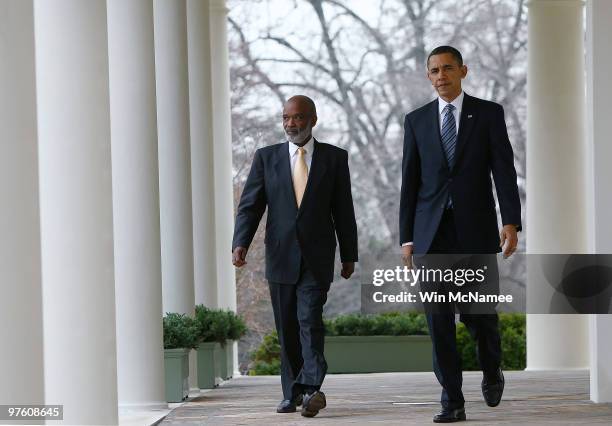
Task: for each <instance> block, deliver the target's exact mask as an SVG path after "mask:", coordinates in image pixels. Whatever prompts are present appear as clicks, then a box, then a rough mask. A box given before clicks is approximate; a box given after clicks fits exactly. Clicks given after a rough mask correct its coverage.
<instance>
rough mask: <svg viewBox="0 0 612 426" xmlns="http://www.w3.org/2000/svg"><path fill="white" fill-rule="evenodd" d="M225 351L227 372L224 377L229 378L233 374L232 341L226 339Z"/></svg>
mask: <svg viewBox="0 0 612 426" xmlns="http://www.w3.org/2000/svg"><path fill="white" fill-rule="evenodd" d="M225 353H226V354H227V374H226V375H225V378H226V379H231V378H232V377H233V376H234V341H233V340H228V341H227V342H226V343H225Z"/></svg>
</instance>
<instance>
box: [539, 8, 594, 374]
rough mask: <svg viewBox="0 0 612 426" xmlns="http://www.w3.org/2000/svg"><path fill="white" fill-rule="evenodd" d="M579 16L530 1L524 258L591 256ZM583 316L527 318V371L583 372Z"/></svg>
mask: <svg viewBox="0 0 612 426" xmlns="http://www.w3.org/2000/svg"><path fill="white" fill-rule="evenodd" d="M582 13H583V1H582V0H531V1H530V2H529V16H528V23H529V24H528V26H529V34H528V37H529V38H528V40H529V49H528V51H529V57H528V75H527V85H528V87H527V94H528V99H527V101H528V123H527V176H528V177H529V178H528V180H527V223H528V230H529V235H528V238H527V252H528V253H586V252H587V251H588V244H587V215H586V208H585V204H586V197H585V194H584V188H585V182H586V181H585V176H586V171H585V163H584V161H585V157H586V156H585V142H584V141H585V136H584V132H585V127H584V124H585V122H584V120H585V118H584V117H585V112H584V83H585V82H584V60H583V57H584V43H583V37H584V35H583V34H584V32H583V31H584V28H583V23H582V16H583V15H582ZM559 70H563V71H562V72H559ZM538 285H540V283H538V282H536V281H535V280H533V279H530V274H529V270H528V289H529V288H530V287H534V286H538ZM542 285H543V284H542ZM528 295H529V292H528ZM587 318H588V317H587V316H585V315H528V316H527V368H528V369H530V370H539V369H574V368H579V369H582V368H588V363H589V356H588V327H587V326H588V319H587Z"/></svg>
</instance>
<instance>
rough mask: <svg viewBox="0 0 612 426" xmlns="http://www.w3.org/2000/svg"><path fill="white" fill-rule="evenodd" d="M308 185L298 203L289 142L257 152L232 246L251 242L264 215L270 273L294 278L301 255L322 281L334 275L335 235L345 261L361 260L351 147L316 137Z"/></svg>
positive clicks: (289, 280) (275, 278)
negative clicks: (330, 143) (347, 148)
mask: <svg viewBox="0 0 612 426" xmlns="http://www.w3.org/2000/svg"><path fill="white" fill-rule="evenodd" d="M314 144H315V148H314V152H313V157H312V163H311V167H310V171H309V174H308V182H307V184H306V191H305V193H304V197H303V198H302V204H301V205H300V208H299V209H298V208H297V202H296V199H295V193H294V190H293V181H292V178H291V163H290V159H289V147H288V142H285V143H281V144H276V145H272V146H268V147H265V148H260V149H258V150H257V151H256V152H255V158H254V159H253V164H252V166H251V171H250V173H249V176H248V178H247V181H246V184H245V186H244V190H243V191H242V196H241V198H240V204H239V205H238V212H237V215H236V226H235V229H234V240H233V243H232V250H233V249H234V248H236V247H238V246H241V247H247V248H248V247H249V245H250V244H251V241H252V240H253V236H254V235H255V231H256V230H257V226H258V224H259V221H260V220H261V217H262V215H263V213H264V211H265V209H266V206H267V208H268V218H267V222H266V236H265V245H266V278H267V279H268V280H269V281H272V282H276V283H285V284H295V283H296V282H297V281H298V279H299V276H300V264H301V259H302V257H303V258H304V261H305V262H306V265H307V266H308V267H309V268H310V270H311V271H312V273H313V275H314V277H315V278H316V280H317V281H319V282H321V283H324V284H327V283H331V282H332V281H333V277H334V258H335V253H336V235H337V236H338V242H339V245H340V258H341V260H342V262H356V261H357V224H356V222H355V213H354V210H353V198H352V195H351V180H350V175H349V168H348V153H347V152H346V151H345V150H343V149H341V148H338V147H335V146H333V145H328V144H325V143H321V142H318V141H317V140H314Z"/></svg>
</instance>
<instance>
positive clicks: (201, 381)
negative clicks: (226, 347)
mask: <svg viewBox="0 0 612 426" xmlns="http://www.w3.org/2000/svg"><path fill="white" fill-rule="evenodd" d="M197 352H198V387H199V388H200V389H212V388H214V387H215V386H217V385H218V384H219V382H220V380H219V377H220V369H219V356H220V345H219V344H218V343H216V342H206V343H200V346H198V351H197Z"/></svg>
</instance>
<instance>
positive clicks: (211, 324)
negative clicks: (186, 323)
mask: <svg viewBox="0 0 612 426" xmlns="http://www.w3.org/2000/svg"><path fill="white" fill-rule="evenodd" d="M195 320H196V322H197V324H198V328H199V338H200V340H201V341H202V342H219V343H225V340H226V339H227V335H228V332H229V328H230V321H229V318H228V316H227V314H226V313H225V312H224V311H222V310H220V309H210V308H207V307H206V306H204V305H197V306H196V308H195Z"/></svg>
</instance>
